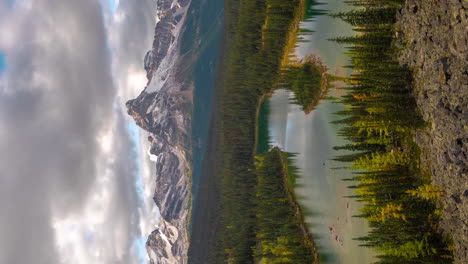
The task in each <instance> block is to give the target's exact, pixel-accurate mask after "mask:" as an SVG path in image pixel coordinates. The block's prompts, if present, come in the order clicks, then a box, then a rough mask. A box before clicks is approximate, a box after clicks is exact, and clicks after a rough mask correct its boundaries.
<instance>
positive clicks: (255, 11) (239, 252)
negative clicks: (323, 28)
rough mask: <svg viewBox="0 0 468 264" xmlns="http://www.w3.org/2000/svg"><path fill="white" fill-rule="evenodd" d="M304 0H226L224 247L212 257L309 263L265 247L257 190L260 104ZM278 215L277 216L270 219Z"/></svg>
mask: <svg viewBox="0 0 468 264" xmlns="http://www.w3.org/2000/svg"><path fill="white" fill-rule="evenodd" d="M301 4H303V2H301V1H300V0H254V1H252V0H241V1H238V0H226V1H225V12H226V14H225V17H226V21H225V27H226V30H225V32H226V40H227V41H226V43H225V53H226V55H225V56H226V61H225V62H224V68H225V71H224V72H223V77H224V82H223V89H222V95H221V98H220V100H221V109H220V112H221V117H220V120H221V130H220V134H221V142H220V146H221V148H220V149H221V150H222V153H221V156H222V157H220V158H219V159H220V160H222V162H223V164H222V166H221V167H222V171H221V175H220V182H219V185H220V189H221V217H220V219H219V222H218V224H217V234H218V241H217V242H216V244H217V246H216V247H217V248H218V249H219V251H218V252H213V253H214V256H213V258H212V260H211V262H212V263H223V262H228V263H241V264H245V263H254V260H255V259H257V258H264V261H266V262H264V263H310V262H307V261H305V262H300V261H299V262H298V260H297V259H296V260H295V261H293V262H291V261H288V260H286V259H283V260H281V258H283V257H284V256H283V257H281V258H280V259H277V260H275V258H274V256H269V254H272V253H271V252H273V251H275V249H273V248H270V251H269V252H270V253H266V252H267V251H268V250H267V249H268V246H269V245H271V246H273V244H268V243H270V242H268V243H267V242H265V241H263V242H261V241H260V240H259V237H258V234H260V233H262V231H261V230H259V229H258V228H259V226H260V225H259V224H258V223H259V222H258V221H259V217H260V216H261V215H262V214H259V212H260V206H259V204H258V199H257V196H256V195H257V192H258V191H259V189H258V188H259V185H258V183H259V177H258V175H257V174H256V173H255V166H254V154H255V153H254V152H255V145H256V113H257V106H258V105H259V101H260V99H261V97H262V96H263V95H265V94H268V93H270V92H271V91H272V89H274V86H275V84H276V83H278V78H279V76H280V72H281V65H282V61H283V59H284V54H285V49H286V47H287V46H288V45H289V43H290V41H289V40H290V33H291V32H293V31H295V28H296V25H297V21H298V19H300V18H301V15H302V13H301V12H302V9H301ZM279 172H281V171H279ZM277 173H278V171H277ZM278 195H281V193H279V194H278ZM283 195H284V193H283ZM265 205H266V204H265ZM263 209H266V208H263ZM263 209H262V210H263ZM271 209H272V208H269V209H268V210H271ZM274 221H277V219H271V221H270V222H274ZM289 224H291V225H293V226H289V227H286V226H285V227H284V228H292V229H294V222H292V223H289ZM262 226H263V225H262ZM266 227H268V225H265V228H266ZM285 230H286V229H285ZM295 233H298V232H295ZM293 234H294V233H293ZM288 239H289V240H288V242H287V244H288V245H289V243H296V242H294V241H296V240H297V238H295V235H291V234H290V235H288ZM280 240H281V239H280ZM276 241H277V242H280V241H279V240H276ZM281 241H283V242H285V241H284V240H281ZM285 243H286V242H285ZM261 244H262V245H263V247H261V250H259V245H261ZM283 246H284V245H283ZM288 247H289V246H288ZM279 248H280V247H278V248H277V249H276V250H278V249H279ZM289 248H291V249H293V247H289ZM271 250H273V251H271ZM294 252H296V251H294ZM301 254H302V253H301ZM304 254H305V253H304ZM289 258H292V257H291V256H289ZM292 259H294V258H292ZM267 260H268V261H267Z"/></svg>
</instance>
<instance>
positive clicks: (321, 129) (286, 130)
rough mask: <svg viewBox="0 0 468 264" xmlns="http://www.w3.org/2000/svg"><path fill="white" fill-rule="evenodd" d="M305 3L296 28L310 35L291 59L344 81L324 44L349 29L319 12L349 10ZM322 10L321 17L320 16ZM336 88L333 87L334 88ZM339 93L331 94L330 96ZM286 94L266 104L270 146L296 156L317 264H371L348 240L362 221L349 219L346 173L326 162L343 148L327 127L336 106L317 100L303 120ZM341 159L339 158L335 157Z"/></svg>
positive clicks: (362, 228)
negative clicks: (322, 67) (316, 62)
mask: <svg viewBox="0 0 468 264" xmlns="http://www.w3.org/2000/svg"><path fill="white" fill-rule="evenodd" d="M322 1H323V2H321V1H311V2H312V3H311V4H310V5H311V7H312V8H314V9H313V12H309V16H311V17H309V19H308V20H307V21H305V22H303V23H302V26H301V28H304V29H309V30H312V31H314V32H312V33H311V34H310V35H307V36H305V39H307V40H309V41H308V42H301V43H300V46H299V47H298V48H297V51H296V53H297V56H298V57H299V58H303V57H304V56H306V55H309V54H314V55H317V56H319V57H320V58H321V59H322V61H323V62H324V63H325V64H326V65H327V67H328V68H329V73H331V74H334V75H338V76H347V75H348V74H350V72H349V71H348V70H346V69H344V68H343V66H344V65H346V64H347V63H348V57H347V56H346V55H344V54H343V52H344V51H345V50H344V47H343V46H341V45H338V44H336V43H334V42H331V41H328V39H330V38H333V37H337V36H344V35H352V34H353V31H352V29H351V27H350V26H348V25H347V24H345V23H343V22H342V21H340V20H337V19H333V18H330V17H328V16H326V15H324V13H325V10H327V11H329V12H331V13H334V12H340V11H346V10H349V9H350V7H349V6H347V5H346V4H344V3H342V0H329V1H327V2H325V1H324V0H322ZM320 10H322V11H320ZM340 85H342V84H340V83H336V86H337V87H339V86H340ZM342 93H343V92H342V91H341V90H339V89H332V90H331V91H330V92H329V95H331V96H339V95H340V94H342ZM290 98H291V94H290V93H289V92H287V91H285V90H278V91H276V92H275V93H274V94H273V96H272V97H271V98H270V99H269V105H270V109H269V113H268V127H269V136H270V140H271V141H272V143H273V144H274V145H278V146H280V147H281V148H282V149H283V150H285V151H288V152H294V153H298V155H297V157H296V160H295V164H296V166H297V167H298V168H299V169H300V175H301V177H300V178H299V179H298V181H297V182H298V184H299V185H300V186H298V187H297V188H296V193H297V194H298V196H299V202H300V204H301V205H302V207H303V208H304V209H305V211H307V212H308V214H307V216H306V222H307V224H308V225H309V227H310V230H311V233H312V234H313V237H314V240H315V241H316V243H317V246H318V250H319V253H320V255H321V256H322V259H323V263H346V264H363V263H372V262H373V260H374V254H373V252H372V251H370V249H368V248H365V247H359V246H358V244H359V242H357V241H354V240H353V238H356V237H360V236H363V235H365V234H366V233H367V231H368V226H367V223H366V222H365V220H363V219H361V218H355V217H352V216H353V215H357V214H359V211H358V210H359V208H360V205H359V203H358V202H356V201H355V200H353V199H351V198H347V197H345V196H349V195H353V191H352V190H351V189H348V188H347V186H348V185H350V182H344V181H343V179H345V178H349V177H350V176H351V173H350V171H349V170H343V169H340V170H337V169H333V168H336V167H343V166H346V164H344V163H339V162H335V161H332V160H331V159H332V158H333V157H335V156H336V155H337V154H338V153H337V151H335V150H333V147H334V146H339V145H343V144H346V143H347V142H346V141H345V140H344V139H343V138H341V137H339V136H338V135H337V131H338V128H339V127H338V126H337V125H334V124H331V123H330V121H333V120H336V119H337V118H338V117H337V116H335V115H334V112H336V111H338V110H341V109H342V108H343V106H342V105H340V104H336V103H333V102H332V101H329V100H322V101H321V102H320V104H319V105H318V106H317V108H316V109H315V110H313V111H312V112H311V113H309V114H308V115H305V114H304V112H302V111H301V108H300V107H299V106H297V105H294V104H292V103H291V102H290ZM339 154H342V153H339Z"/></svg>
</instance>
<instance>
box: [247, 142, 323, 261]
mask: <svg viewBox="0 0 468 264" xmlns="http://www.w3.org/2000/svg"><path fill="white" fill-rule="evenodd" d="M292 157H293V156H292V155H291V154H290V153H285V152H281V151H280V150H279V149H278V148H274V149H272V150H271V151H269V152H266V153H264V154H261V155H258V156H256V162H255V173H256V175H257V185H256V188H255V207H254V211H255V217H256V226H255V238H256V247H255V248H254V258H255V260H254V263H314V252H315V248H314V245H313V243H312V240H311V239H310V237H309V233H308V231H307V229H305V224H304V222H303V219H302V213H299V212H298V210H300V207H299V205H298V204H297V203H296V199H295V197H294V191H293V190H294V182H295V177H296V168H295V167H293V166H292V165H291V164H292V161H291V158H292Z"/></svg>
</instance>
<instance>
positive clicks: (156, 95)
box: [126, 0, 193, 264]
mask: <svg viewBox="0 0 468 264" xmlns="http://www.w3.org/2000/svg"><path fill="white" fill-rule="evenodd" d="M189 4H190V0H158V1H157V23H156V28H155V38H154V42H153V47H152V49H151V50H150V51H149V52H148V53H147V55H146V56H145V61H144V67H145V69H146V71H147V78H148V84H147V86H146V87H145V89H144V90H143V91H142V92H141V94H140V95H139V96H138V97H137V98H136V99H133V100H130V101H128V102H127V103H126V106H127V109H128V114H129V115H131V116H132V117H133V119H134V120H135V122H136V123H137V125H138V126H140V127H141V128H143V129H144V130H146V131H148V133H149V137H148V139H149V140H150V142H151V149H150V153H151V154H154V155H156V156H158V158H157V163H156V171H157V173H156V179H155V180H156V190H155V194H154V197H153V199H154V201H155V203H156V204H157V206H158V207H159V209H160V212H161V219H160V221H159V224H158V227H157V229H156V230H154V231H153V232H152V233H151V234H150V235H149V237H148V241H147V242H146V249H147V251H148V255H149V256H150V259H151V263H152V264H156V263H157V264H174V263H187V250H188V231H187V225H188V221H189V219H188V217H189V211H190V206H191V204H190V189H191V187H190V179H189V177H190V175H189V171H190V164H189V160H190V158H189V157H190V150H191V144H190V138H191V135H190V124H191V121H190V109H191V104H192V90H193V89H192V85H191V83H190V81H187V76H185V74H184V72H183V70H182V69H183V68H182V67H180V66H181V57H180V56H179V46H180V45H179V39H180V35H181V34H180V33H181V31H182V30H183V24H184V20H185V16H186V14H187V10H188V7H189Z"/></svg>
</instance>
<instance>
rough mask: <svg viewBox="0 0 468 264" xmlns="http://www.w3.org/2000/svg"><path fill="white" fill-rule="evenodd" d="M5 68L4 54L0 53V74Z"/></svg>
mask: <svg viewBox="0 0 468 264" xmlns="http://www.w3.org/2000/svg"><path fill="white" fill-rule="evenodd" d="M6 67H7V63H6V55H5V53H3V52H1V51H0V73H1V72H3V71H5V69H6Z"/></svg>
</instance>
